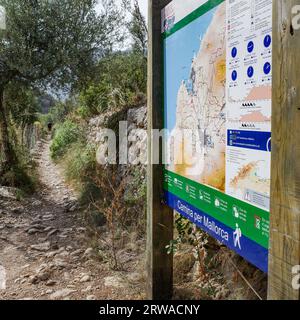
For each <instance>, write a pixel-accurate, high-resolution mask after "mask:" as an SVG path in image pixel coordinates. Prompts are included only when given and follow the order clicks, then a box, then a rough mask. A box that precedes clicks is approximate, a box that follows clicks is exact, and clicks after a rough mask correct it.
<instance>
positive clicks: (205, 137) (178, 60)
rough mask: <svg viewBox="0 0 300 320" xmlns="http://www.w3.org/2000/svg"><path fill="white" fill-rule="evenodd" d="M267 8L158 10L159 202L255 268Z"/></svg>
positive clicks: (267, 87) (263, 1) (259, 261)
mask: <svg viewBox="0 0 300 320" xmlns="http://www.w3.org/2000/svg"><path fill="white" fill-rule="evenodd" d="M271 7H272V0H249V1H243V0H230V1H229V0H226V1H225V0H201V1H200V0H199V1H195V0H187V1H180V0H174V1H172V2H171V3H170V4H169V5H168V6H167V7H166V8H165V9H164V10H163V11H162V41H163V49H164V115H165V119H164V121H165V128H166V129H168V135H167V137H166V141H167V143H166V150H165V154H166V155H167V156H166V158H167V159H169V160H170V161H169V162H168V164H167V165H166V166H165V183H164V189H165V196H166V201H167V203H168V205H169V206H171V207H172V208H174V209H175V210H177V211H178V212H179V213H181V214H183V215H184V216H186V217H187V218H189V219H190V220H192V221H193V222H194V223H196V224H197V225H198V226H199V227H201V228H203V229H204V230H206V231H207V232H209V233H210V234H211V235H212V236H214V237H215V238H217V239H218V240H220V241H222V242H224V243H225V244H226V245H227V246H228V247H230V248H232V249H233V250H235V251H237V252H238V253H239V254H240V255H242V256H243V257H245V258H246V259H248V260H249V261H250V262H252V263H253V264H255V265H256V266H258V267H259V268H261V269H262V270H264V271H267V255H268V240H269V239H268V238H269V206H270V161H271V160H270V159H271V93H272V72H271V69H272V68H271V61H272V60H271V42H272V38H271V34H272V33H271V30H272V15H271V11H272V10H271V9H272V8H271ZM185 139H187V140H185ZM186 141H189V143H186Z"/></svg>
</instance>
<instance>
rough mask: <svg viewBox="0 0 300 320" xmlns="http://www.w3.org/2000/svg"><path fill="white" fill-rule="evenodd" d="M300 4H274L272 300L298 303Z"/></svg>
mask: <svg viewBox="0 0 300 320" xmlns="http://www.w3.org/2000/svg"><path fill="white" fill-rule="evenodd" d="M299 4H300V1H299V0H288V1H287V0H284V1H277V0H274V1H273V106H272V166H271V167H272V173H271V176H272V178H271V180H272V182H271V214H270V218H271V226H270V254H269V281H268V298H269V299H272V300H274V299H297V300H299V298H300V294H299V290H296V289H294V288H293V287H292V279H293V277H295V274H293V273H292V268H293V267H294V266H295V265H300V60H299V53H300V30H296V29H295V28H294V26H293V24H292V19H293V16H292V8H293V7H294V6H295V5H299Z"/></svg>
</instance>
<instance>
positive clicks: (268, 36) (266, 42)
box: [264, 34, 272, 48]
mask: <svg viewBox="0 0 300 320" xmlns="http://www.w3.org/2000/svg"><path fill="white" fill-rule="evenodd" d="M271 42H272V38H271V36H270V35H269V34H268V35H266V36H265V39H264V46H265V47H266V48H269V47H270V45H271Z"/></svg>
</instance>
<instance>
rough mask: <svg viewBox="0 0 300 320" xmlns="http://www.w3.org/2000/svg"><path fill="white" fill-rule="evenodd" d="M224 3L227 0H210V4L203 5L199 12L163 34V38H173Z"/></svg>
mask: <svg viewBox="0 0 300 320" xmlns="http://www.w3.org/2000/svg"><path fill="white" fill-rule="evenodd" d="M224 1H225V0H209V1H208V2H206V3H205V4H203V5H202V6H201V7H199V8H198V9H197V10H195V11H193V12H192V13H190V14H189V15H187V16H186V17H185V18H183V19H182V20H180V21H179V22H177V23H176V24H175V25H174V26H173V28H172V29H170V30H169V31H165V32H164V33H163V34H162V38H163V39H166V38H168V37H169V36H171V35H172V34H174V33H175V32H177V31H178V30H180V29H182V28H184V27H185V26H186V25H188V24H190V23H191V22H193V21H194V20H196V19H197V18H199V17H201V16H202V15H204V14H205V13H207V12H208V11H209V10H211V9H213V8H215V7H216V6H218V5H219V4H220V3H222V2H224Z"/></svg>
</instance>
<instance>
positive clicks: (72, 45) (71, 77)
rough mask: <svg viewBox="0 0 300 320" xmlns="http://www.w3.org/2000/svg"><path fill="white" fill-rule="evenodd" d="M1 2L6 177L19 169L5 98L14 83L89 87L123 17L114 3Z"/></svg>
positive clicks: (0, 107)
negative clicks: (91, 74)
mask: <svg viewBox="0 0 300 320" xmlns="http://www.w3.org/2000/svg"><path fill="white" fill-rule="evenodd" d="M97 2H98V1H97V0H0V7H1V6H2V8H4V9H5V14H6V29H5V30H0V147H1V150H2V154H1V157H0V159H1V158H2V161H1V162H2V163H1V164H0V174H1V173H2V174H3V172H5V171H6V170H9V169H10V167H11V166H12V165H13V164H14V163H16V156H15V153H14V150H13V147H12V144H11V141H10V139H9V130H8V129H9V127H8V126H9V124H8V118H7V112H8V110H6V103H5V99H4V92H5V90H6V88H7V86H8V85H9V84H10V83H12V82H17V83H20V84H22V83H24V84H26V86H28V85H30V86H42V85H43V86H45V87H46V88H50V87H54V88H62V87H64V86H66V85H68V86H69V87H70V86H72V85H74V84H76V83H78V82H80V81H83V79H84V78H85V77H87V76H88V73H89V72H90V70H92V66H93V65H94V64H95V63H96V62H97V61H98V60H99V59H100V58H101V57H102V56H104V55H105V54H106V53H107V52H109V51H111V50H112V48H113V45H114V41H116V38H117V37H118V30H119V29H118V27H119V25H120V18H121V15H120V13H119V12H118V11H117V9H116V6H115V5H114V0H103V1H102V8H103V9H102V12H101V13H98V14H97V12H96V10H95V7H96V5H97Z"/></svg>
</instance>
